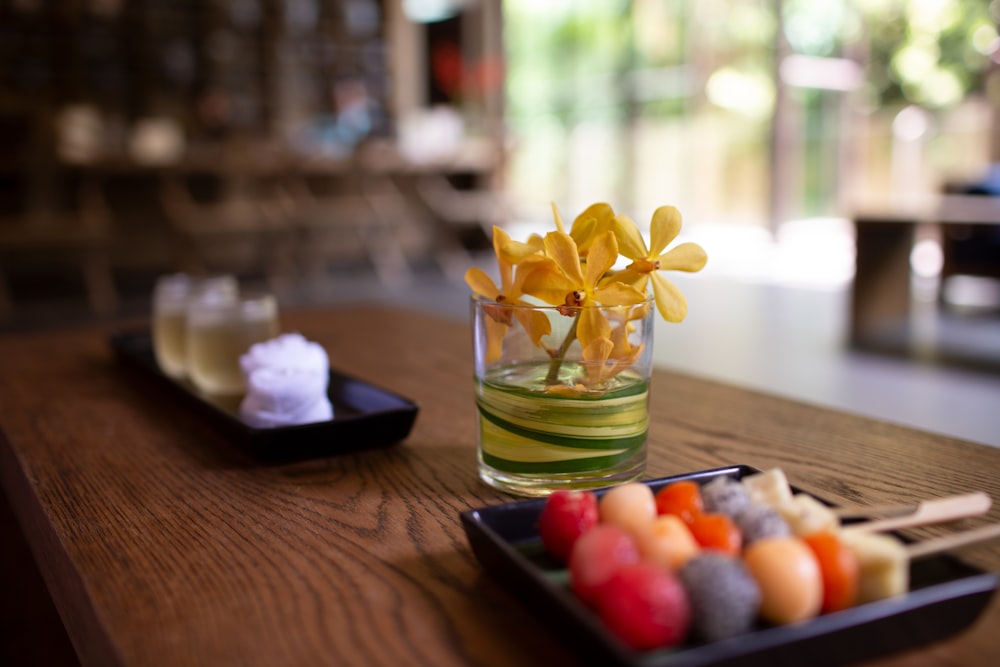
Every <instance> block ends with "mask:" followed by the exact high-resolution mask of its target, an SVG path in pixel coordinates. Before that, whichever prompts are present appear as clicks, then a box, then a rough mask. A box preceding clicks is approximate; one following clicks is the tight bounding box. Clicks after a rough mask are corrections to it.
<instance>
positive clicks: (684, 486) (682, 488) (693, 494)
mask: <svg viewBox="0 0 1000 667" xmlns="http://www.w3.org/2000/svg"><path fill="white" fill-rule="evenodd" d="M656 512H657V513H658V514H672V515H674V516H677V517H680V519H681V521H683V522H684V523H688V524H689V523H691V520H692V519H694V517H696V516H697V515H699V514H703V513H704V512H705V506H704V504H703V503H702V500H701V487H700V486H698V483H697V482H691V481H683V482H674V483H673V484H668V485H666V486H665V487H663V488H662V489H660V490H659V491H658V492H657V493H656Z"/></svg>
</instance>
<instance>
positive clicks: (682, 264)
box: [657, 243, 708, 273]
mask: <svg viewBox="0 0 1000 667" xmlns="http://www.w3.org/2000/svg"><path fill="white" fill-rule="evenodd" d="M657 259H658V260H659V262H660V270H661V271H687V272H689V273H694V272H695V271H701V270H702V269H703V268H704V267H705V264H706V263H707V262H708V255H707V254H705V249H704V248H702V247H701V246H700V245H698V244H697V243H682V244H680V245H679V246H676V247H674V248H671V249H670V250H669V251H667V252H666V253H664V254H662V255H660V256H659V257H658V258H657Z"/></svg>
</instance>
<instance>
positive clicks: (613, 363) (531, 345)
mask: <svg viewBox="0 0 1000 667" xmlns="http://www.w3.org/2000/svg"><path fill="white" fill-rule="evenodd" d="M586 308H588V307H587V306H584V307H577V308H566V307H555V306H547V305H540V306H531V305H521V304H506V303H497V302H495V301H490V300H488V299H484V298H481V297H473V298H472V322H473V352H474V356H475V374H476V406H477V408H478V412H479V442H478V465H479V476H480V478H481V479H483V481H485V482H486V483H487V484H489V485H491V486H493V487H496V488H499V489H502V490H504V491H507V492H510V493H515V494H518V495H525V496H544V495H547V494H549V493H551V492H552V491H554V490H556V489H562V488H570V489H581V488H596V487H602V486H609V485H612V484H618V483H621V482H625V481H629V480H633V479H636V478H638V477H639V476H640V475H641V474H642V472H643V471H644V470H645V466H646V433H647V430H648V428H649V382H650V377H651V371H652V349H653V348H652V344H653V313H654V312H655V309H654V308H653V307H652V301H651V300H648V301H646V302H644V303H641V304H638V305H634V306H615V307H604V306H589V308H593V309H595V310H593V311H590V312H588V313H585V312H584V311H585V309H586ZM581 317H588V318H590V319H589V320H588V326H587V328H586V330H587V331H588V332H594V331H599V332H600V334H601V335H600V336H596V337H594V339H593V340H588V341H587V342H588V346H587V348H586V349H584V348H583V347H582V346H581V343H580V340H579V338H578V335H577V334H578V331H579V329H578V324H579V322H580V318H581ZM595 322H596V323H597V324H598V325H599V326H597V327H595V326H593V325H592V324H591V323H595ZM588 335H589V334H588Z"/></svg>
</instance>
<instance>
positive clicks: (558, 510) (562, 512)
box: [538, 489, 598, 563]
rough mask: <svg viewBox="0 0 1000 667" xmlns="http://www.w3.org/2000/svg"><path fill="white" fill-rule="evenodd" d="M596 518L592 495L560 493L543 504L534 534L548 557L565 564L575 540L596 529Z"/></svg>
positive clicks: (594, 502)
mask: <svg viewBox="0 0 1000 667" xmlns="http://www.w3.org/2000/svg"><path fill="white" fill-rule="evenodd" d="M597 517H598V513H597V496H595V495H594V493H593V492H592V491H569V490H565V489H560V490H559V491H555V492H553V493H552V494H551V495H550V496H549V498H548V500H546V501H545V507H544V508H543V509H542V513H541V515H539V517H538V534H539V535H540V536H541V538H542V544H544V545H545V548H546V549H548V551H549V553H550V554H552V556H553V557H554V558H556V559H557V560H559V562H561V563H565V562H566V561H568V560H569V554H570V551H571V550H572V549H573V544H574V543H575V542H576V540H577V538H579V537H580V535H582V534H583V533H585V532H586V531H588V530H590V529H591V528H593V527H594V526H596V525H597Z"/></svg>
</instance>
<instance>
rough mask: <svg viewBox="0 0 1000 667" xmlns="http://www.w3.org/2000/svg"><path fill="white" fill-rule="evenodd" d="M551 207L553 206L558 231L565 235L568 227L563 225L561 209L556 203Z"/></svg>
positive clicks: (553, 215)
mask: <svg viewBox="0 0 1000 667" xmlns="http://www.w3.org/2000/svg"><path fill="white" fill-rule="evenodd" d="M551 206H552V217H553V218H555V221H556V231H558V232H560V233H563V234H565V233H566V225H564V224H563V219H562V215H561V214H560V213H559V207H557V206H556V203H555V202H552V204H551Z"/></svg>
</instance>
